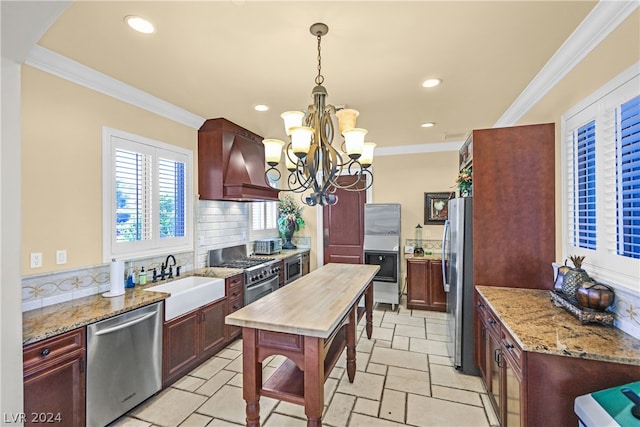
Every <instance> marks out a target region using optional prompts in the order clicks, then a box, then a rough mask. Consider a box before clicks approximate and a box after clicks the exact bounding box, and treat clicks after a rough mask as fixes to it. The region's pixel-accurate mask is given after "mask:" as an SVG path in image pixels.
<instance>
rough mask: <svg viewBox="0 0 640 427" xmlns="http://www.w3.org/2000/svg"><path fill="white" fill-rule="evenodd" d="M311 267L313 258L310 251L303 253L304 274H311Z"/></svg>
mask: <svg viewBox="0 0 640 427" xmlns="http://www.w3.org/2000/svg"><path fill="white" fill-rule="evenodd" d="M310 268H311V260H310V258H309V252H307V253H304V254H302V275H303V276H305V275H307V274H309V270H310Z"/></svg>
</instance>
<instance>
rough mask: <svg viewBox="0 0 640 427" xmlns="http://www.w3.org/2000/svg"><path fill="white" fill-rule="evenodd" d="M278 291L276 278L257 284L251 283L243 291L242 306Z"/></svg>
mask: <svg viewBox="0 0 640 427" xmlns="http://www.w3.org/2000/svg"><path fill="white" fill-rule="evenodd" d="M277 289H278V276H274V277H272V278H270V279H267V280H264V281H262V282H258V283H252V284H251V286H247V287H246V288H245V289H244V305H248V304H251V303H252V302H254V301H256V300H259V299H260V298H262V297H263V296H265V295H267V294H270V293H271V292H273V291H275V290H277Z"/></svg>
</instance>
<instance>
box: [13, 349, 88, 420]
mask: <svg viewBox="0 0 640 427" xmlns="http://www.w3.org/2000/svg"><path fill="white" fill-rule="evenodd" d="M84 364H85V360H84V355H83V353H82V352H75V353H74V354H71V355H69V356H68V357H61V358H59V359H58V361H56V362H55V363H52V364H49V365H48V366H46V367H44V366H43V367H42V369H34V370H31V371H28V372H25V375H24V413H25V415H26V419H25V423H24V425H25V426H36V425H42V424H46V423H50V424H59V425H68V426H77V427H81V426H84V422H85V369H84V368H85V366H84Z"/></svg>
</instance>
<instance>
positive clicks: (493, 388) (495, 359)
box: [487, 333, 504, 425]
mask: <svg viewBox="0 0 640 427" xmlns="http://www.w3.org/2000/svg"><path fill="white" fill-rule="evenodd" d="M487 335H488V337H489V338H488V344H489V346H488V350H489V351H488V352H487V357H488V358H490V359H489V361H488V362H489V363H487V371H488V372H487V376H488V379H489V381H488V382H487V386H488V388H489V390H487V391H488V392H489V398H490V399H491V402H492V403H493V407H494V408H495V410H496V415H497V416H498V419H499V420H500V423H501V425H502V421H503V420H504V417H503V416H502V410H503V405H502V402H501V399H500V396H501V392H502V390H501V389H502V387H501V381H502V375H501V373H500V371H501V370H502V366H503V363H504V362H503V357H504V356H503V355H502V350H501V349H500V340H499V339H498V337H496V336H494V335H493V334H492V333H488V334H487Z"/></svg>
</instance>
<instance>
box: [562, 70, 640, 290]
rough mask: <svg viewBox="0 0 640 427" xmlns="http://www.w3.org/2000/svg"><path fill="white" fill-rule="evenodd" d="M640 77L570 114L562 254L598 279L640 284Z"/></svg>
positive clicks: (631, 74)
mask: <svg viewBox="0 0 640 427" xmlns="http://www.w3.org/2000/svg"><path fill="white" fill-rule="evenodd" d="M639 88H640V75H639V74H638V71H637V66H636V67H635V69H634V67H632V68H630V69H629V70H627V71H626V72H625V73H623V74H621V75H620V76H619V77H617V78H616V79H614V80H613V81H612V82H610V83H608V84H607V85H606V86H605V87H603V88H602V89H600V90H599V91H597V92H596V93H594V94H593V95H592V96H590V97H589V98H588V99H586V100H585V101H583V102H582V103H580V104H579V105H578V106H576V107H574V108H573V109H571V110H570V111H569V112H568V113H566V114H565V115H564V116H563V119H562V125H563V135H564V137H563V146H564V150H563V153H562V155H563V162H564V165H565V168H563V183H564V186H563V187H564V189H563V193H564V196H563V199H564V201H563V204H564V205H565V206H564V208H563V212H565V213H566V216H565V218H564V222H563V230H564V235H565V241H564V243H563V257H564V258H567V257H568V256H569V255H574V254H575V255H584V256H585V257H586V258H585V261H584V265H585V268H586V269H587V270H588V271H589V273H590V274H591V275H592V276H594V277H595V278H596V279H598V280H602V281H605V282H609V283H612V284H616V285H621V286H626V287H629V288H631V289H634V290H637V284H638V281H639V280H640V89H639Z"/></svg>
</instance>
